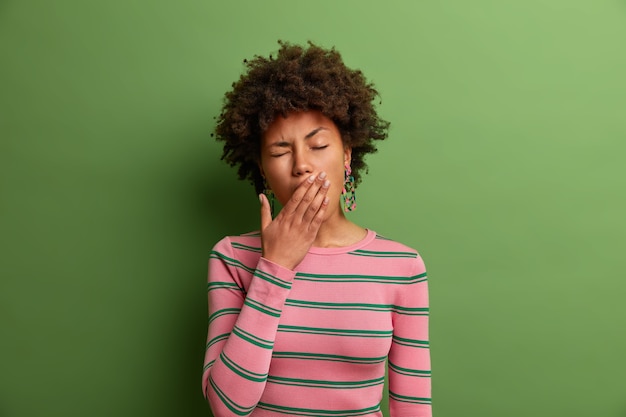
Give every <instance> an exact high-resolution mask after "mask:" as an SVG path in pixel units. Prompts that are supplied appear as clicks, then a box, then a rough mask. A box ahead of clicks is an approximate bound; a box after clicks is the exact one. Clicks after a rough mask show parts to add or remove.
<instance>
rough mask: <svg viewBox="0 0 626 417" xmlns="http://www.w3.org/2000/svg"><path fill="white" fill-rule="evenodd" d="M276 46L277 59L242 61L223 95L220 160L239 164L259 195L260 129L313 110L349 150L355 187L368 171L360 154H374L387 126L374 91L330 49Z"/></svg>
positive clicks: (218, 132)
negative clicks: (237, 75) (328, 121)
mask: <svg viewBox="0 0 626 417" xmlns="http://www.w3.org/2000/svg"><path fill="white" fill-rule="evenodd" d="M278 43H279V44H280V49H279V51H278V56H277V57H275V58H274V57H272V55H270V56H269V58H265V57H261V56H255V57H254V58H253V59H252V60H250V61H248V60H244V64H245V66H246V72H245V73H244V74H242V75H241V77H240V78H239V80H238V81H237V82H235V83H233V85H232V87H233V89H232V91H229V92H227V93H226V95H225V98H224V105H223V107H222V111H221V113H220V115H219V117H218V118H217V127H216V128H215V133H216V137H217V140H220V141H223V142H224V153H223V155H222V159H223V160H225V161H226V162H228V163H229V164H230V165H231V166H238V175H239V178H240V179H248V180H250V182H251V183H252V184H254V186H255V189H256V192H257V193H259V192H261V191H262V190H263V178H262V177H261V173H260V171H259V167H258V162H259V158H260V155H261V153H260V152H261V138H262V135H263V133H264V132H265V130H266V129H267V128H268V126H269V125H270V124H271V123H272V121H273V120H274V119H275V118H276V117H277V116H279V115H281V116H283V117H286V116H287V115H288V114H289V113H292V112H299V111H308V110H318V111H320V112H321V113H322V114H323V115H324V116H326V117H328V118H329V119H331V120H332V121H333V122H334V123H335V125H336V126H337V128H338V129H339V132H340V133H341V139H342V141H343V143H344V145H346V146H349V147H351V148H352V162H351V168H352V175H353V176H354V178H355V181H356V183H357V184H358V183H359V181H360V179H361V175H360V174H361V172H362V170H364V169H365V171H367V166H366V164H365V161H364V160H363V158H364V156H365V155H366V154H368V153H373V152H376V146H375V144H374V140H382V139H385V138H386V137H387V130H388V128H389V123H388V122H386V121H384V120H382V119H381V118H379V117H378V114H377V113H376V110H375V109H374V105H373V101H374V100H375V99H376V97H377V96H378V92H377V91H376V89H374V86H373V84H372V83H369V82H367V80H366V79H365V77H364V76H363V74H362V73H361V71H359V70H351V69H349V68H348V67H346V66H345V64H344V63H343V61H342V59H341V55H340V54H339V52H337V51H336V50H335V49H334V48H332V49H330V50H327V49H323V48H321V47H319V46H317V45H315V44H313V43H311V42H309V44H308V46H307V47H302V46H299V45H291V44H289V43H286V42H282V41H279V42H278Z"/></svg>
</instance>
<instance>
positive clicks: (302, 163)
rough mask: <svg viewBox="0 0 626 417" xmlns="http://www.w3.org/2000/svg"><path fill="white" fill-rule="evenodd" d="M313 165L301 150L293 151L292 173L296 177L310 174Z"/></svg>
mask: <svg viewBox="0 0 626 417" xmlns="http://www.w3.org/2000/svg"><path fill="white" fill-rule="evenodd" d="M312 172H313V167H312V165H311V163H310V161H309V160H308V158H307V157H306V155H305V154H304V152H303V151H300V150H294V151H293V169H292V173H293V175H294V176H296V177H300V176H302V175H307V174H311V173H312Z"/></svg>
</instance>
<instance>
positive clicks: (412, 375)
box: [388, 256, 432, 417]
mask: <svg viewBox="0 0 626 417" xmlns="http://www.w3.org/2000/svg"><path fill="white" fill-rule="evenodd" d="M388 364H389V365H388V366H389V369H388V371H389V413H390V416H391V417H431V416H432V407H431V378H430V375H431V370H430V369H431V368H430V350H429V341H428V284H427V281H426V269H425V267H424V263H423V261H422V259H421V257H419V256H418V257H417V258H416V259H415V264H414V271H413V274H412V279H411V281H410V283H409V284H407V285H406V286H405V287H403V288H402V290H401V291H399V292H398V293H397V296H396V302H395V308H394V312H393V337H392V342H391V349H390V352H389V361H388Z"/></svg>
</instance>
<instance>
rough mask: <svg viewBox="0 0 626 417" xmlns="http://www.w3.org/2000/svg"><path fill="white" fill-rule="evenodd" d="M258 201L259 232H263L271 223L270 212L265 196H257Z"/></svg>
mask: <svg viewBox="0 0 626 417" xmlns="http://www.w3.org/2000/svg"><path fill="white" fill-rule="evenodd" d="M259 201H260V202H261V231H263V230H265V228H266V227H267V226H269V224H270V223H271V222H272V210H271V208H270V202H269V201H268V200H267V197H266V196H265V194H259Z"/></svg>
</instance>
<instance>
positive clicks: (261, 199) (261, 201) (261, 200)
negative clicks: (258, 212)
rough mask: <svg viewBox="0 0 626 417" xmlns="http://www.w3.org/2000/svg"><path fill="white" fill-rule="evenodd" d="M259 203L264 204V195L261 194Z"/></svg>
mask: <svg viewBox="0 0 626 417" xmlns="http://www.w3.org/2000/svg"><path fill="white" fill-rule="evenodd" d="M259 203H261V204H263V197H262V195H261V194H259Z"/></svg>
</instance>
